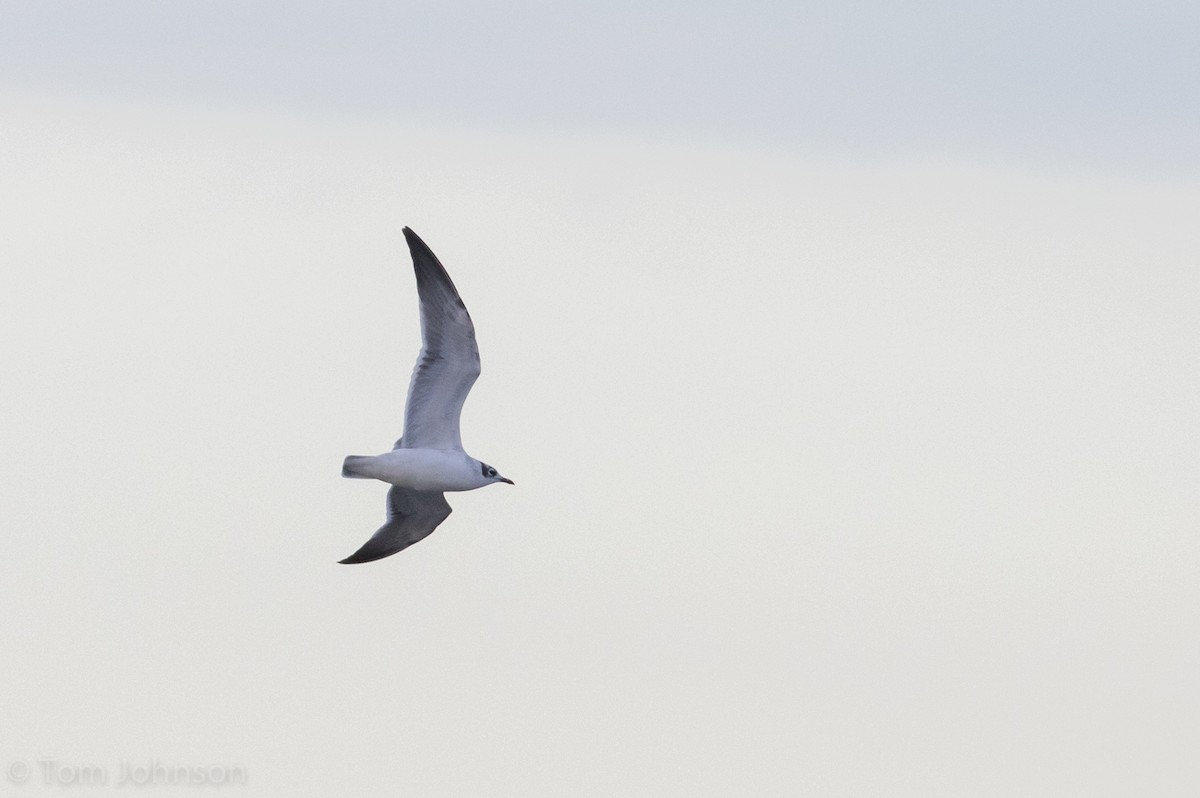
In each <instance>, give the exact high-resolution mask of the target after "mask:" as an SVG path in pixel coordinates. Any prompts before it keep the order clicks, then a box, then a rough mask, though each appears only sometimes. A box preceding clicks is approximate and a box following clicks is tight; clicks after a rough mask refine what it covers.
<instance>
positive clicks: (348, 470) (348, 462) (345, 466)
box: [342, 454, 371, 479]
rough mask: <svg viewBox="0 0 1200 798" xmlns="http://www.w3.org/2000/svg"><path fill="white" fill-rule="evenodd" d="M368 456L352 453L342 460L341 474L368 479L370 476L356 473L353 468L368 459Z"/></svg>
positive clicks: (352, 477) (351, 477)
mask: <svg viewBox="0 0 1200 798" xmlns="http://www.w3.org/2000/svg"><path fill="white" fill-rule="evenodd" d="M370 459H371V458H370V457H362V456H361V455H357V454H352V455H350V456H349V457H347V458H346V459H345V460H343V461H342V476H344V477H349V478H350V479H370V477H368V476H366V475H364V474H360V473H358V471H356V470H355V468H356V467H357V466H358V465H359V464H360V463H362V461H363V460H370Z"/></svg>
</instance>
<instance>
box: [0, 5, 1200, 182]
mask: <svg viewBox="0 0 1200 798" xmlns="http://www.w3.org/2000/svg"><path fill="white" fill-rule="evenodd" d="M0 9H2V11H0V13H3V15H4V25H3V26H0V83H2V84H7V85H9V86H22V87H24V86H28V87H36V88H38V89H46V90H56V91H70V92H76V93H83V94H96V95H102V96H110V97H112V96H115V97H136V98H146V99H155V100H168V101H171V102H201V103H215V104H219V105H238V106H242V107H247V106H248V107H259V106H269V107H279V108H293V109H301V110H304V111H307V112H312V113H320V114H329V113H332V114H342V113H353V114H366V115H371V116H387V117H391V118H400V119H408V120H422V121H431V122H437V121H441V122H451V123H455V124H462V125H469V126H484V127H495V126H505V127H512V128H517V129H521V130H530V129H535V130H557V131H571V132H596V131H606V132H613V131H623V132H629V133H632V134H635V135H646V134H651V135H655V134H661V135H666V136H670V137H672V138H675V139H686V140H692V139H696V138H710V137H717V138H722V139H727V140H733V141H761V142H769V143H771V144H773V145H782V146H788V147H811V148H817V149H819V150H822V151H825V150H849V151H852V152H856V153H872V154H874V153H882V154H885V155H897V154H900V155H904V154H910V153H917V154H929V153H937V154H942V153H956V154H974V155H980V156H986V157H992V158H1020V159H1026V160H1035V161H1037V162H1039V163H1041V164H1048V163H1057V164H1058V165H1059V166H1062V165H1064V164H1065V165H1071V166H1078V165H1079V164H1081V163H1088V164H1094V165H1097V166H1108V167H1110V168H1113V167H1116V168H1124V169H1155V170H1159V171H1163V172H1167V173H1173V172H1178V171H1180V170H1183V171H1187V172H1189V173H1191V174H1193V175H1194V174H1195V172H1196V169H1197V165H1196V161H1197V159H1196V157H1195V155H1196V152H1195V147H1196V141H1197V139H1198V138H1200V6H1197V5H1196V4H1195V3H1190V2H1154V1H1153V0H1150V1H1149V2H1147V1H1146V0H1136V2H1135V1H1134V0H1129V2H1100V3H1095V2H1054V3H1044V2H1006V3H994V2H980V3H962V2H950V1H947V2H925V3H909V4H894V3H880V2H870V1H868V2H844V3H828V2H825V3H812V2H786V3H750V4H742V3H712V2H698V3H693V2H686V3H685V2H672V1H670V0H666V1H662V0H660V1H658V2H653V1H652V2H636V3H634V2H617V3H612V2H609V3H592V4H563V3H545V2H526V1H524V0H522V1H521V2H517V3H505V4H497V3H471V2H465V3H464V2H414V3H381V2H346V3H305V2H300V3H292V2H263V1H262V0H247V2H239V3H223V2H216V3H214V2H205V1H204V0H179V1H178V2H172V3H158V2H146V0H118V1H116V2H106V3H81V2H58V1H56V0H38V2H23V3H22V2H15V3H14V2H3V3H0Z"/></svg>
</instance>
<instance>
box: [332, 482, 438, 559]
mask: <svg viewBox="0 0 1200 798" xmlns="http://www.w3.org/2000/svg"><path fill="white" fill-rule="evenodd" d="M450 512H451V510H450V505H449V504H448V503H447V502H446V497H445V496H444V495H442V494H441V493H437V492H436V491H420V490H411V489H410V488H401V487H399V486H397V485H393V486H392V488H391V490H389V491H388V495H387V519H388V520H387V523H386V524H384V525H383V526H381V527H379V529H378V530H376V532H375V534H374V535H372V536H371V539H370V540H368V541H367V542H366V543H364V544H363V545H362V548H360V549H359V550H358V551H356V552H354V553H353V554H351V555H350V556H349V557H347V558H346V559H344V560H342V561H341V562H342V563H343V564H346V565H351V564H354V563H360V562H371V561H373V560H379V559H382V558H384V557H389V556H391V555H393V554H395V553H396V552H398V551H403V550H404V549H407V548H408V547H409V546H411V545H412V544H414V543H416V542H417V541H420V540H424V539H425V538H427V537H429V535H430V534H431V533H432V532H433V530H435V529H437V527H438V524H440V523H442V522H443V521H445V520H446V518H447V516H449V515H450Z"/></svg>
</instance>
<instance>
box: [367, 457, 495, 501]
mask: <svg viewBox="0 0 1200 798" xmlns="http://www.w3.org/2000/svg"><path fill="white" fill-rule="evenodd" d="M347 467H348V468H350V469H351V470H352V471H353V472H354V473H355V474H357V475H360V476H364V477H370V478H371V479H378V480H381V481H383V482H387V483H389V484H392V485H399V486H400V487H402V488H412V489H413V490H428V491H459V490H474V489H475V488H482V487H483V486H484V485H487V484H489V483H490V482H491V480H489V479H486V478H485V477H484V476H483V473H482V472H481V471H480V466H479V463H477V462H476V461H474V460H472V459H471V458H470V457H468V456H467V455H466V453H464V452H461V451H447V450H442V449H394V450H392V451H390V452H386V453H384V454H380V455H375V456H374V457H351V458H348V460H347Z"/></svg>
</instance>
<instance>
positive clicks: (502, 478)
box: [500, 477, 517, 485]
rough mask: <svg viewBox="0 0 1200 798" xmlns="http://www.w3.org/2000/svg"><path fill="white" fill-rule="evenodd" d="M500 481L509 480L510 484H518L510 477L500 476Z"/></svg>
mask: <svg viewBox="0 0 1200 798" xmlns="http://www.w3.org/2000/svg"><path fill="white" fill-rule="evenodd" d="M500 481H501V482H507V483H508V484H509V485H516V484H517V483H515V482H513V481H512V480H511V479H509V478H508V477H500Z"/></svg>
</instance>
